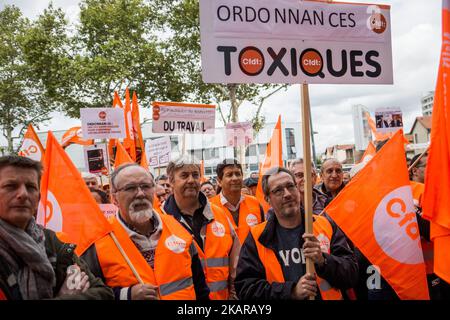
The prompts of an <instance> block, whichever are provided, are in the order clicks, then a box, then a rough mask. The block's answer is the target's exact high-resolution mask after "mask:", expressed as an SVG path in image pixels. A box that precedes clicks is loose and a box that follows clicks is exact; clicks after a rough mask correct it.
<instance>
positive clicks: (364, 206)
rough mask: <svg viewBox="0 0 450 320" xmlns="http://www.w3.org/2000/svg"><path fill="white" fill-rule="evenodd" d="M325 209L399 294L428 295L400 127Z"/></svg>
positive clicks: (402, 296)
mask: <svg viewBox="0 0 450 320" xmlns="http://www.w3.org/2000/svg"><path fill="white" fill-rule="evenodd" d="M325 211H326V212H327V213H328V214H329V215H330V216H331V217H332V218H333V220H334V221H335V222H336V223H337V224H338V225H339V227H340V228H341V229H342V231H343V232H344V233H345V234H346V235H347V236H348V237H349V238H350V240H351V241H352V242H353V243H354V244H355V246H356V247H357V248H358V249H359V250H360V251H361V252H362V253H363V254H364V256H365V257H366V258H367V259H369V261H370V262H371V263H372V264H373V265H375V266H378V267H379V270H380V273H381V275H382V276H383V278H384V279H385V280H386V281H387V282H388V283H389V285H390V286H391V287H392V288H393V289H394V290H395V292H396V293H397V295H398V296H399V298H400V299H407V300H413V299H419V300H428V299H429V294H428V286H427V279H426V273H425V263H424V259H423V254H422V249H421V244H420V234H419V226H418V224H417V220H416V213H415V207H414V201H413V196H412V192H411V186H410V183H409V177H408V169H407V166H406V159H405V156H404V145H403V132H402V130H399V131H397V132H396V133H395V135H394V137H392V139H390V140H389V141H388V142H387V143H386V144H385V145H384V146H383V148H381V150H380V151H378V153H377V154H376V155H375V156H374V158H373V159H372V160H371V161H370V162H369V163H368V164H367V165H366V166H365V167H364V168H363V169H362V170H361V171H360V172H359V173H358V175H356V176H355V177H354V178H353V179H352V180H351V181H350V183H349V184H347V186H346V187H345V188H344V189H343V190H342V191H341V192H340V193H339V194H338V195H337V197H336V198H335V199H333V201H332V202H331V203H330V204H329V205H328V206H327V207H326V208H325Z"/></svg>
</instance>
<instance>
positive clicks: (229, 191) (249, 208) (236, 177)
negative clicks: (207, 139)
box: [210, 159, 264, 243]
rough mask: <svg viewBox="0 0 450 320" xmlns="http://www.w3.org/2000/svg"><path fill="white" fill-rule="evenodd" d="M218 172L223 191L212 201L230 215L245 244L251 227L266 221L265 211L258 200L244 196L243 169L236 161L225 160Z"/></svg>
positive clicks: (218, 166) (219, 166) (219, 165)
mask: <svg viewBox="0 0 450 320" xmlns="http://www.w3.org/2000/svg"><path fill="white" fill-rule="evenodd" d="M216 172H217V181H218V183H219V185H220V186H221V188H222V191H221V192H220V194H218V195H216V196H215V197H213V198H211V199H210V201H211V202H212V203H214V204H215V205H217V206H219V207H221V208H222V209H223V210H224V211H225V212H226V213H227V214H228V216H229V219H230V220H231V221H232V222H233V227H234V228H235V229H236V230H237V234H238V236H239V240H240V242H241V243H243V242H244V240H245V238H246V237H247V235H248V233H249V231H250V227H252V226H254V225H257V224H259V223H261V222H263V221H264V210H263V208H262V207H261V205H260V204H259V201H258V199H256V198H255V197H253V196H249V195H243V194H242V192H241V190H242V182H243V175H242V167H241V164H240V163H239V162H238V161H237V160H236V159H225V160H223V161H222V162H221V163H219V164H218V165H217V169H216Z"/></svg>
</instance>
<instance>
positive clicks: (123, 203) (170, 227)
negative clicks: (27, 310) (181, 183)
mask: <svg viewBox="0 0 450 320" xmlns="http://www.w3.org/2000/svg"><path fill="white" fill-rule="evenodd" d="M111 187H112V190H111V191H112V195H113V202H114V204H116V205H117V206H118V207H119V214H118V218H117V219H113V220H112V221H111V223H112V226H113V232H114V236H115V237H117V239H118V241H119V243H120V245H121V246H122V248H123V250H124V251H125V253H126V255H127V256H128V258H129V260H130V262H131V265H133V268H134V269H135V272H134V271H133V270H132V269H131V266H130V263H128V262H127V261H126V259H125V258H124V256H123V254H122V253H121V252H120V251H119V249H118V247H117V245H116V244H115V242H114V240H113V239H112V237H111V235H106V236H105V237H103V238H102V239H100V240H98V241H96V242H95V244H94V245H93V246H91V247H90V248H89V249H88V250H87V251H86V253H85V254H84V255H83V258H84V259H85V260H86V261H88V263H89V265H90V266H91V268H92V270H93V272H94V273H95V274H98V276H100V277H102V278H103V279H104V281H105V283H106V284H107V285H108V286H110V287H112V288H113V290H114V293H115V296H116V299H117V300H156V299H163V300H193V299H198V300H206V299H208V295H209V289H208V287H207V285H206V281H205V275H204V273H203V270H202V266H201V263H200V260H199V257H198V251H197V249H196V246H195V244H194V242H193V239H192V236H191V235H190V234H189V233H188V232H187V231H186V230H185V229H184V228H182V227H181V226H180V225H179V223H178V222H177V221H175V219H174V218H173V217H171V216H168V215H160V214H158V213H157V212H156V211H155V210H154V209H153V200H154V193H155V183H154V181H153V178H152V176H151V175H150V173H149V172H148V171H147V170H145V169H144V168H142V167H141V166H139V165H138V164H136V163H127V164H124V165H122V166H119V167H118V168H117V169H116V170H115V171H114V172H113V174H112V175H111ZM136 273H137V274H138V275H136Z"/></svg>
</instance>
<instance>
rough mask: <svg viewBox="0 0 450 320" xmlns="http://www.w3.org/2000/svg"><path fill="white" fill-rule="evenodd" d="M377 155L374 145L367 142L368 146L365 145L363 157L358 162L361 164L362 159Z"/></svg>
mask: <svg viewBox="0 0 450 320" xmlns="http://www.w3.org/2000/svg"><path fill="white" fill-rule="evenodd" d="M376 153H377V149H376V148H375V145H374V144H373V142H372V141H369V144H368V145H367V149H366V151H364V154H363V156H362V157H361V160H360V161H359V162H363V161H364V158H365V157H366V156H372V157H373V156H375V154H376Z"/></svg>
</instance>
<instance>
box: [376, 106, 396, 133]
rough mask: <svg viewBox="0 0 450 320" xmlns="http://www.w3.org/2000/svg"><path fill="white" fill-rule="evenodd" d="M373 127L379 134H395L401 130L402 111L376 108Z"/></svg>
mask: <svg viewBox="0 0 450 320" xmlns="http://www.w3.org/2000/svg"><path fill="white" fill-rule="evenodd" d="M375 125H376V128H377V131H378V132H380V133H389V132H395V131H397V130H398V129H402V128H403V117H402V111H401V110H400V109H399V108H378V109H376V110H375Z"/></svg>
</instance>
